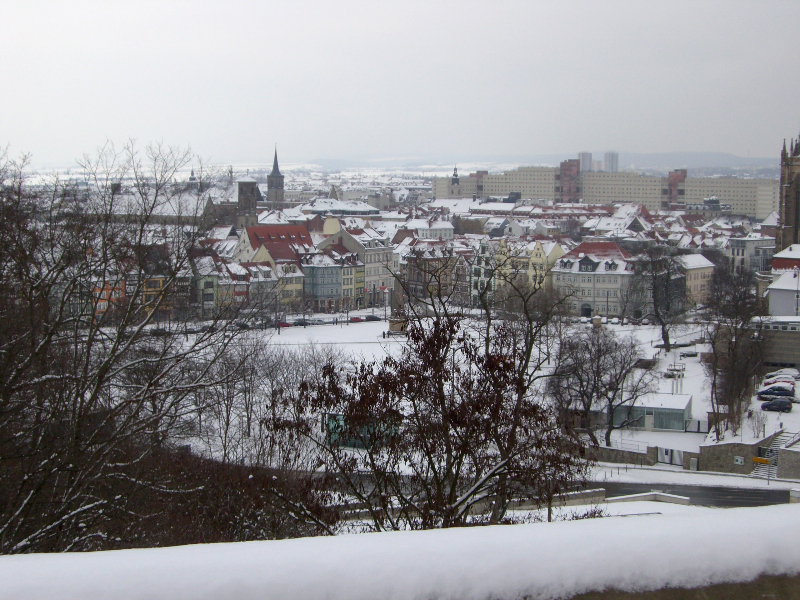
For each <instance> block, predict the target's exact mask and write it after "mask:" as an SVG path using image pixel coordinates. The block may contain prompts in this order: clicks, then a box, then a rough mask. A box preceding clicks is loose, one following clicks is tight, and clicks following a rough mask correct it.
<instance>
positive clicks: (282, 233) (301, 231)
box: [247, 225, 313, 248]
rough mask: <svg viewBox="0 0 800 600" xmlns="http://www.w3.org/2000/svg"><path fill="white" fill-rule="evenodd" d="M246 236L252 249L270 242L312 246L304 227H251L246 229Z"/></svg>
mask: <svg viewBox="0 0 800 600" xmlns="http://www.w3.org/2000/svg"><path fill="white" fill-rule="evenodd" d="M247 236H248V238H249V239H250V245H251V246H252V247H253V248H258V247H259V246H261V245H262V244H268V243H270V242H283V243H289V244H305V245H307V246H311V245H313V242H312V241H311V236H310V235H309V233H308V229H307V228H306V227H305V225H253V226H251V227H248V228H247Z"/></svg>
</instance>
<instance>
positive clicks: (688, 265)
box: [678, 254, 714, 269]
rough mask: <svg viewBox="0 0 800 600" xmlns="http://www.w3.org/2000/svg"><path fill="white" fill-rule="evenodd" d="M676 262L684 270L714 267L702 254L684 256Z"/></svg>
mask: <svg viewBox="0 0 800 600" xmlns="http://www.w3.org/2000/svg"><path fill="white" fill-rule="evenodd" d="M678 262H680V263H681V266H682V267H683V268H684V269H705V268H708V267H713V266H714V263H713V262H711V261H710V260H708V259H707V258H706V257H705V256H703V255H702V254H684V255H682V256H679V257H678Z"/></svg>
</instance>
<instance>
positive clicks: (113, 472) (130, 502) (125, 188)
mask: <svg viewBox="0 0 800 600" xmlns="http://www.w3.org/2000/svg"><path fill="white" fill-rule="evenodd" d="M189 160H190V154H189V153H188V152H187V151H184V150H180V149H176V148H172V147H167V146H163V145H155V146H149V147H147V148H145V149H144V150H141V151H140V150H137V148H136V147H135V145H134V144H132V143H131V144H128V145H126V146H125V148H123V150H122V151H120V152H117V151H115V150H114V149H113V147H112V146H110V145H108V146H106V147H105V148H102V149H101V150H100V151H99V152H98V154H97V155H95V156H94V157H87V158H85V159H84V161H83V167H84V175H85V183H86V186H84V187H75V186H71V185H67V184H65V183H64V182H62V181H59V180H58V179H54V180H53V181H51V182H49V183H48V184H47V185H37V186H33V185H30V184H28V183H27V182H26V179H25V177H26V176H25V171H26V168H27V162H26V160H25V159H23V160H21V161H17V162H15V161H9V160H7V159H6V160H5V161H4V162H3V164H2V165H0V180H1V181H0V185H1V186H2V187H1V188H0V211H2V219H1V220H0V239H2V242H3V243H2V247H1V248H0V273H2V278H3V283H4V285H3V286H2V288H1V289H0V373H1V374H2V375H1V376H0V380H1V381H0V481H2V485H0V552H3V553H9V552H30V551H47V550H75V549H91V548H100V547H108V544H111V543H112V541H113V540H116V539H119V540H123V542H120V543H124V540H128V541H130V537H129V536H130V535H133V534H132V533H131V532H133V531H138V532H139V533H137V534H136V535H141V528H140V527H139V525H138V524H139V523H141V522H142V521H143V520H146V519H147V518H149V516H150V515H148V514H145V511H144V510H143V509H142V507H143V506H145V505H146V504H147V502H145V501H144V498H145V497H149V496H147V494H156V495H158V494H162V493H169V492H170V491H175V492H179V491H180V490H179V489H178V487H177V486H175V485H174V483H173V482H172V481H171V480H170V479H169V477H168V476H167V474H166V472H165V471H164V470H160V469H156V468H153V465H154V464H156V463H159V464H160V461H162V458H161V457H163V456H165V453H170V452H171V451H172V450H171V448H172V438H171V436H172V433H173V432H175V431H185V430H186V429H187V428H190V427H191V421H192V420H193V418H194V415H195V414H196V409H195V405H194V403H193V399H194V398H195V396H196V394H197V393H198V392H199V391H202V390H209V389H213V388H214V387H215V386H217V385H220V384H223V383H225V382H226V381H228V380H229V379H230V376H231V375H230V373H229V372H221V371H218V370H216V369H215V368H214V367H215V364H216V363H217V362H218V361H219V360H220V357H222V356H223V355H224V354H225V353H226V350H227V347H228V345H229V343H230V340H231V339H233V337H234V336H231V335H228V334H223V333H222V332H220V331H219V329H221V328H219V327H216V328H215V327H214V326H213V325H212V330H210V331H208V332H206V333H202V334H198V335H195V336H192V337H189V336H176V335H172V333H173V331H172V330H173V329H174V327H171V326H170V319H171V315H172V314H173V313H172V310H173V308H174V307H175V306H176V294H178V293H179V291H178V285H177V282H178V279H179V277H181V275H182V274H183V273H185V272H186V269H187V267H188V261H189V258H190V256H191V254H192V251H193V249H194V247H195V244H196V240H197V237H198V236H199V235H200V232H199V230H198V227H197V224H198V221H197V219H198V218H199V210H201V209H202V206H203V201H202V196H198V193H197V192H196V191H187V189H186V187H185V186H182V185H179V184H176V183H175V178H176V176H177V173H178V171H179V170H180V169H181V168H182V167H183V166H184V165H186V164H187V162H188V161H189ZM165 214H168V215H170V219H171V224H168V223H166V221H165V220H164V219H163V218H162V217H163V216H164V215H165ZM155 325H158V327H157V328H156V327H154V326H155ZM215 329H216V331H215ZM154 334H157V335H154Z"/></svg>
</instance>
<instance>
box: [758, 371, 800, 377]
mask: <svg viewBox="0 0 800 600" xmlns="http://www.w3.org/2000/svg"><path fill="white" fill-rule="evenodd" d="M776 375H790V376H792V377H794V378H795V379H800V371H798V370H797V369H792V368H786V369H778V370H777V371H772V373H767V374H766V375H764V379H771V378H772V377H775V376H776Z"/></svg>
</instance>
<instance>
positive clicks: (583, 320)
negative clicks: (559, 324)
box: [581, 317, 589, 323]
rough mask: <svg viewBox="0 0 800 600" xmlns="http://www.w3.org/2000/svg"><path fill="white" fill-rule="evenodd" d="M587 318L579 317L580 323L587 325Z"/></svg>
mask: <svg viewBox="0 0 800 600" xmlns="http://www.w3.org/2000/svg"><path fill="white" fill-rule="evenodd" d="M588 322H589V317H581V323H588Z"/></svg>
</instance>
